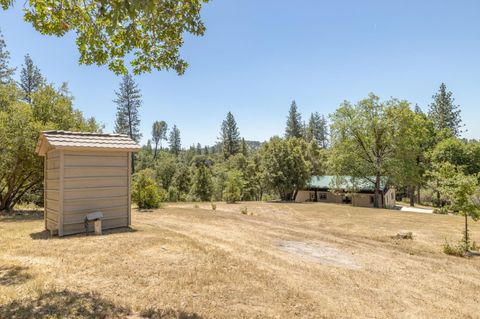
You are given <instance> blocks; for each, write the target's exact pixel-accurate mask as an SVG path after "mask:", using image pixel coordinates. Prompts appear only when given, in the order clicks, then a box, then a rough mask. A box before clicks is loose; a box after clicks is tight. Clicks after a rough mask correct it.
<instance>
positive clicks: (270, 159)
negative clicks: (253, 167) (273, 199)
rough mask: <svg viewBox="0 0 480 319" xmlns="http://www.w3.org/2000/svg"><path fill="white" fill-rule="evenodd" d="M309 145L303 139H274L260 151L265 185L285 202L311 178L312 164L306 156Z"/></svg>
mask: <svg viewBox="0 0 480 319" xmlns="http://www.w3.org/2000/svg"><path fill="white" fill-rule="evenodd" d="M307 150H308V144H307V142H305V141H304V140H303V139H299V138H289V139H281V138H278V137H274V138H272V139H270V141H269V142H268V143H266V144H265V145H264V146H263V148H262V149H261V151H260V154H261V159H262V160H261V161H262V164H261V165H262V168H263V173H264V178H265V183H266V184H267V186H269V187H270V188H271V189H272V190H274V191H275V192H277V193H278V194H279V195H280V198H281V199H283V200H289V199H292V195H293V192H294V191H295V190H298V189H300V188H302V187H304V186H305V185H306V183H307V181H308V180H309V179H310V177H311V172H312V164H311V163H310V162H309V161H308V159H307V158H306V156H305V154H306V153H307Z"/></svg>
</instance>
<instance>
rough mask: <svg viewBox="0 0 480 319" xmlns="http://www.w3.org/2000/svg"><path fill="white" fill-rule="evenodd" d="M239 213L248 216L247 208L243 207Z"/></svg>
mask: <svg viewBox="0 0 480 319" xmlns="http://www.w3.org/2000/svg"><path fill="white" fill-rule="evenodd" d="M240 213H242V214H243V215H247V214H248V207H247V206H243V207H242V208H241V209H240Z"/></svg>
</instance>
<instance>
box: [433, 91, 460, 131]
mask: <svg viewBox="0 0 480 319" xmlns="http://www.w3.org/2000/svg"><path fill="white" fill-rule="evenodd" d="M432 98H433V103H432V104H430V110H429V111H428V116H429V117H430V118H431V119H432V121H433V123H434V125H435V128H436V129H437V130H444V129H448V130H450V131H451V132H452V133H453V134H454V135H455V136H458V135H460V133H461V129H460V128H461V123H462V119H461V117H460V110H459V109H458V105H455V104H454V102H455V99H454V98H453V97H452V92H450V91H447V87H446V85H445V83H442V84H441V85H440V89H439V90H438V92H437V93H436V94H435V95H433V96H432Z"/></svg>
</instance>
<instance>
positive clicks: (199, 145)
mask: <svg viewBox="0 0 480 319" xmlns="http://www.w3.org/2000/svg"><path fill="white" fill-rule="evenodd" d="M196 152H197V155H202V144H200V143H197V147H196Z"/></svg>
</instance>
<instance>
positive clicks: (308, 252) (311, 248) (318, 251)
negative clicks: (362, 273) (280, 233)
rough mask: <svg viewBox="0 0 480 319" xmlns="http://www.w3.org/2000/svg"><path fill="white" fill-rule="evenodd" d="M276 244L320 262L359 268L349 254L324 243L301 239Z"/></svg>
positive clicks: (283, 248)
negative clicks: (302, 240)
mask: <svg viewBox="0 0 480 319" xmlns="http://www.w3.org/2000/svg"><path fill="white" fill-rule="evenodd" d="M278 246H279V247H280V249H282V250H284V251H286V252H289V253H292V254H296V255H299V256H301V257H302V258H304V259H307V260H311V261H314V262H318V263H320V264H324V265H331V266H335V267H343V268H349V269H360V268H361V267H360V265H359V264H358V263H357V262H356V261H355V260H354V259H353V258H352V257H351V256H350V255H348V254H347V253H345V252H343V251H341V250H340V249H338V248H334V247H332V246H330V245H328V244H326V243H315V244H309V243H305V242H301V241H281V242H280V243H279V244H278Z"/></svg>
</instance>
